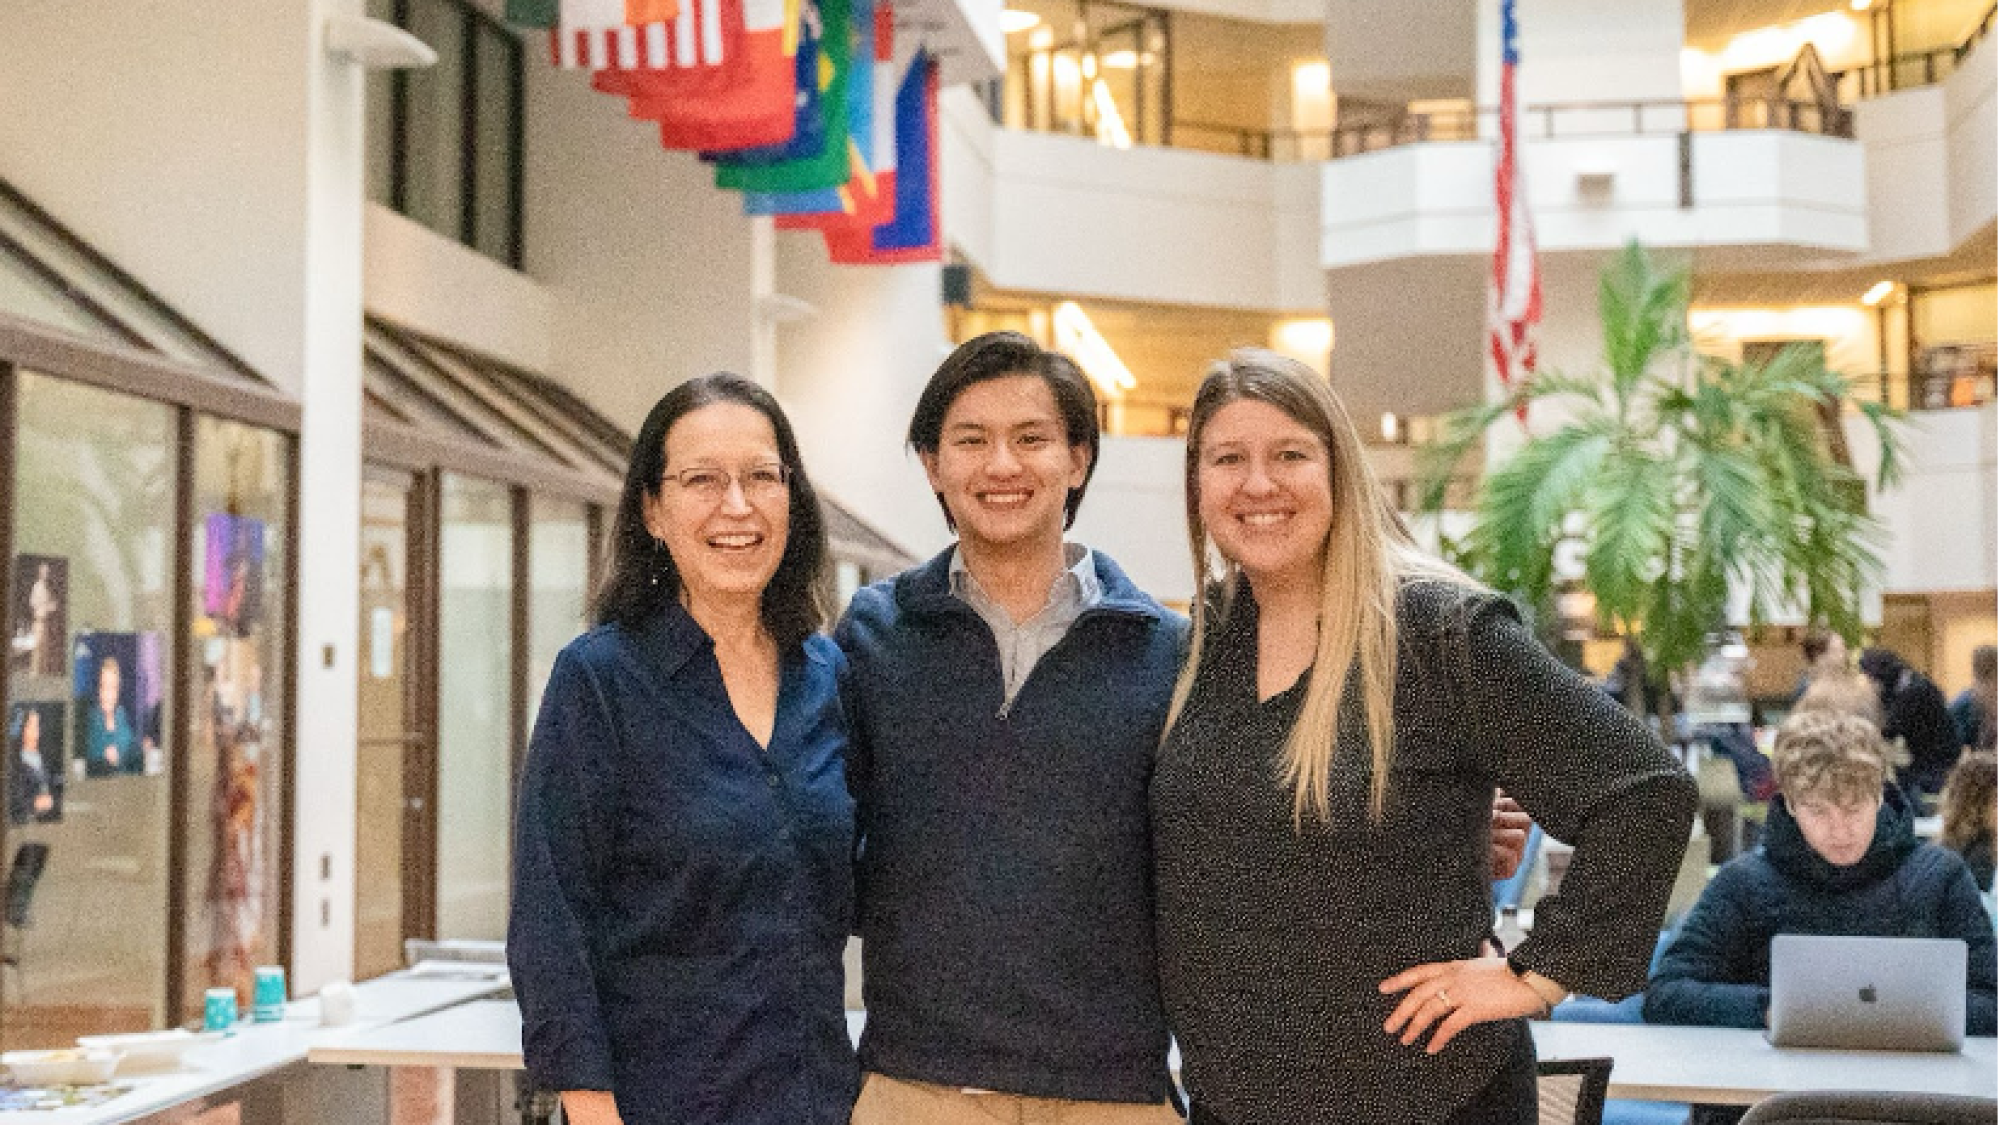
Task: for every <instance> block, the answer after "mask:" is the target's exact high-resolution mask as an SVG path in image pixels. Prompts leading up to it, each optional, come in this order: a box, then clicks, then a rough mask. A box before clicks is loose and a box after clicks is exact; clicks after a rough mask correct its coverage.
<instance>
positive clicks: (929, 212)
mask: <svg viewBox="0 0 2000 1125" xmlns="http://www.w3.org/2000/svg"><path fill="white" fill-rule="evenodd" d="M937 87H938V70H937V61H936V60H935V59H934V58H932V57H931V54H930V52H929V51H927V50H923V49H921V48H920V49H919V50H918V51H917V53H916V55H915V56H914V57H913V58H912V59H911V60H910V67H909V71H908V72H907V73H906V74H905V75H904V77H903V81H902V83H901V84H900V85H899V86H898V87H897V90H896V182H895V213H894V215H893V216H892V217H891V218H890V219H889V221H888V222H885V223H882V224H879V225H877V226H874V227H872V228H871V227H866V226H862V225H860V224H858V223H843V224H835V225H832V226H828V227H826V228H824V230H825V236H826V246H827V252H828V254H829V255H830V256H831V257H832V258H833V260H834V261H835V262H838V263H840V264H842V265H892V264H896V263H901V262H935V261H938V260H939V259H940V258H941V257H942V256H943V253H942V250H943V247H942V244H941V241H940V239H939V226H938V150H937V143H938V134H937V126H938V117H937V92H938V91H937Z"/></svg>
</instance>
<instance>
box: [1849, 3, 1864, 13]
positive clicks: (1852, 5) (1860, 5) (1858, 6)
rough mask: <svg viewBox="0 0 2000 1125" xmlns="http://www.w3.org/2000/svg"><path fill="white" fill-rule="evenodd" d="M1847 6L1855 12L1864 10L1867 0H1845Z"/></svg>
mask: <svg viewBox="0 0 2000 1125" xmlns="http://www.w3.org/2000/svg"><path fill="white" fill-rule="evenodd" d="M1847 6H1848V7H1850V8H1852V9H1854V10H1855V11H1857V12H1865V11H1867V10H1868V0H1847Z"/></svg>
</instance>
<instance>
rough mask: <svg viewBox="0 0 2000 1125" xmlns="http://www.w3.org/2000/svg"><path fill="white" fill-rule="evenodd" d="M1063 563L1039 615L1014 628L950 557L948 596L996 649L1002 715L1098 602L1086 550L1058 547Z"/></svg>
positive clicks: (958, 556)
mask: <svg viewBox="0 0 2000 1125" xmlns="http://www.w3.org/2000/svg"><path fill="white" fill-rule="evenodd" d="M1063 563H1064V565H1065V567H1066V568H1067V569H1065V570H1064V571H1063V572H1062V573H1061V574H1059V575H1057V576H1056V580H1055V584H1054V585H1052V586H1050V587H1049V600H1048V601H1047V602H1044V603H1043V604H1042V608H1041V611H1040V612H1039V613H1036V614H1035V615H1034V616H1033V617H1030V618H1028V619H1027V620H1026V621H1022V622H1019V623H1016V622H1015V621H1014V619H1013V618H1012V617H1011V616H1009V615H1008V613H1007V610H1006V607H1004V606H1002V605H1000V603H998V602H996V601H994V600H993V599H992V598H990V597H988V596H987V595H986V591H985V590H982V589H980V588H979V580H978V579H976V578H974V577H973V576H972V572H971V571H969V570H967V569H966V568H965V554H964V552H962V551H959V550H953V551H952V553H951V593H952V596H953V597H955V598H957V599H958V600H959V601H962V602H964V603H965V604H966V605H969V606H971V607H972V610H973V612H974V613H977V614H978V615H979V617H980V620H982V621H984V622H986V625H987V627H988V628H990V629H992V630H993V640H994V643H996V644H997V645H999V646H1000V676H1001V679H1002V680H1003V681H1004V688H1003V695H1002V698H1001V703H1000V713H1001V714H1003V715H1004V714H1006V713H1007V709H1008V708H1009V707H1012V706H1013V705H1014V696H1015V695H1016V694H1018V693H1019V692H1020V690H1021V685H1022V684H1023V683H1026V682H1027V679H1028V674H1029V673H1030V672H1033V671H1034V670H1035V664H1036V662H1037V661H1039V660H1041V658H1042V656H1043V654H1045V653H1047V652H1048V651H1049V650H1050V649H1052V648H1054V647H1056V644H1057V642H1059V641H1061V640H1062V639H1063V636H1064V635H1065V634H1067V633H1068V632H1069V627H1070V626H1071V625H1073V624H1075V623H1076V619H1077V618H1078V617H1081V616H1082V615H1083V611H1084V610H1087V609H1089V608H1090V607H1091V606H1094V605H1096V604H1097V603H1098V601H1099V600H1101V599H1102V598H1103V597H1104V586H1103V584H1102V583H1100V582H1099V581H1098V580H1097V562H1096V560H1095V559H1093V558H1092V557H1091V554H1090V548H1088V547H1085V546H1083V545H1082V544H1080V543H1065V544H1063Z"/></svg>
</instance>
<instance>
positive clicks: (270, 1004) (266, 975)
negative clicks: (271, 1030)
mask: <svg viewBox="0 0 2000 1125" xmlns="http://www.w3.org/2000/svg"><path fill="white" fill-rule="evenodd" d="M256 980H257V984H256V988H255V989H254V990H253V991H252V992H251V994H250V1015H251V1018H252V1019H254V1020H255V1021H257V1022H258V1023H277V1022H278V1021H279V1020H282V1019H284V1018H285V967H284V966H283V965H259V966H258V967H257V978H256Z"/></svg>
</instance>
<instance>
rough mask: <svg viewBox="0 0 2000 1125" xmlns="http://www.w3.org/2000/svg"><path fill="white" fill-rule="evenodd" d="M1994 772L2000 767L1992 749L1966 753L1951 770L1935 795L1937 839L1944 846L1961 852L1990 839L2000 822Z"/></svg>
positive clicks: (1998, 786)
mask: <svg viewBox="0 0 2000 1125" xmlns="http://www.w3.org/2000/svg"><path fill="white" fill-rule="evenodd" d="M1996 773H2000V768H1996V759H1995V758H1994V756H1993V751H1991V750H1967V751H1966V752H1965V753H1964V754H1963V755H1961V756H1960V757H1959V759H1958V764H1957V765H1955V766H1953V767H1951V776H1950V777H1948V778H1946V779H1945V783H1944V792H1943V793H1941V794H1939V795H1938V814H1939V816H1940V817H1942V818H1943V820H1944V829H1943V830H1942V831H1941V832H1939V833H1938V839H1939V841H1940V842H1941V843H1943V844H1944V846H1945V847H1948V848H1950V849H1951V850H1953V851H1957V852H1962V851H1964V850H1965V849H1966V848H1968V847H1970V846H1972V843H1973V841H1975V840H1978V839H1980V838H1982V837H1983V838H1985V839H1986V840H1987V841H1988V842H1989V843H1990V842H1991V841H1992V840H1993V835H1994V828H1995V822H1996V819H2000V810H1996V809H1995V807H1994V795H1995V790H1996V789H2000V784H1996V782H1997V781H2000V778H1996Z"/></svg>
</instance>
